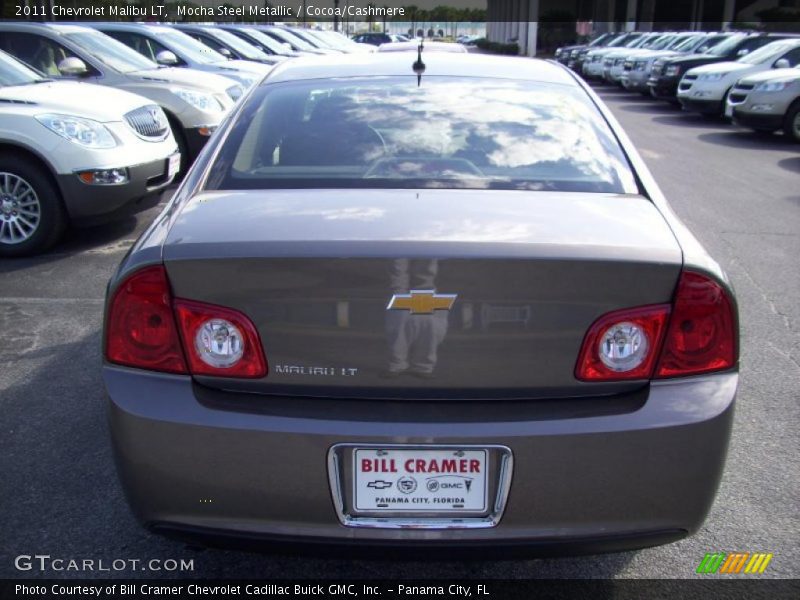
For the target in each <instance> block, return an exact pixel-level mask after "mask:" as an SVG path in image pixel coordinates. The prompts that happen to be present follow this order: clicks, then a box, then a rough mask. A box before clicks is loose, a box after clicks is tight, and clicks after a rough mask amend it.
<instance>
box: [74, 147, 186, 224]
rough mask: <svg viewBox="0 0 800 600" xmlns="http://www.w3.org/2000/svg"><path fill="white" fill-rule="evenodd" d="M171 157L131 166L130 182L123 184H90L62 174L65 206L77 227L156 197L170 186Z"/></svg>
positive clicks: (106, 217) (128, 169) (129, 167)
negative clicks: (168, 170) (169, 166)
mask: <svg viewBox="0 0 800 600" xmlns="http://www.w3.org/2000/svg"><path fill="white" fill-rule="evenodd" d="M168 162H169V158H161V159H158V160H154V161H151V162H148V163H144V164H140V165H134V166H127V165H119V166H120V167H126V168H127V171H128V182H127V183H123V184H120V185H89V184H86V183H83V182H82V181H81V180H80V179H79V178H78V175H77V174H74V173H70V174H64V175H58V185H59V188H60V189H61V194H62V197H63V198H64V204H65V206H66V208H67V213H68V214H69V216H70V219H71V220H72V221H73V222H74V223H75V224H77V225H84V224H92V223H95V222H99V221H103V220H106V219H109V218H112V217H114V216H115V215H118V214H120V213H125V212H126V211H127V210H128V209H129V208H130V205H131V204H132V203H135V202H136V201H137V200H140V199H142V198H145V197H147V196H150V195H153V194H155V193H157V192H159V191H161V190H163V189H164V188H165V187H167V186H168V185H169V184H170V183H172V180H173V177H170V176H168V174H167V165H168Z"/></svg>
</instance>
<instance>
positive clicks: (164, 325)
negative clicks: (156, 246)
mask: <svg viewBox="0 0 800 600" xmlns="http://www.w3.org/2000/svg"><path fill="white" fill-rule="evenodd" d="M108 315H109V316H108V324H107V329H106V357H107V358H108V360H109V362H112V363H117V364H120V365H126V366H129V367H139V368H142V369H150V370H152V371H166V372H168V373H186V372H187V369H186V361H184V359H183V351H182V350H181V342H180V339H179V337H178V330H177V328H176V327H175V318H174V317H173V315H172V297H171V294H170V289H169V280H168V279H167V274H166V272H165V271H164V267H162V266H155V267H146V268H144V269H142V270H141V271H137V272H136V273H134V274H133V275H131V276H130V277H129V278H128V279H127V280H126V281H125V282H123V283H122V284H121V285H120V286H119V287H118V288H117V290H116V292H115V293H114V297H113V298H112V300H111V305H110V307H109V313H108Z"/></svg>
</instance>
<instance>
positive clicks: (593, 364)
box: [575, 304, 670, 381]
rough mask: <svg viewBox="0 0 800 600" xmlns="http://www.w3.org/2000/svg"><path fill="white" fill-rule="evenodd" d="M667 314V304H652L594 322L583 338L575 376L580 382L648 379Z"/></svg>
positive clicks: (623, 311)
mask: <svg viewBox="0 0 800 600" xmlns="http://www.w3.org/2000/svg"><path fill="white" fill-rule="evenodd" d="M669 311H670V306H669V304H655V305H652V306H641V307H638V308H627V309H623V310H617V311H614V312H611V313H607V314H605V315H603V316H602V317H600V318H599V319H597V320H596V321H595V322H594V323H593V324H592V326H591V327H590V328H589V331H588V332H587V333H586V336H585V337H584V339H583V346H582V347H581V352H580V355H579V356H578V364H577V366H576V367H575V377H576V378H577V379H579V380H581V381H623V380H628V379H649V378H650V377H651V376H652V374H653V367H654V365H655V362H656V357H657V356H658V351H659V349H660V348H661V342H662V339H663V336H664V329H665V328H666V323H667V317H668V316H669Z"/></svg>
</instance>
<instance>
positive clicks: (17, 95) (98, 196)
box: [0, 52, 180, 256]
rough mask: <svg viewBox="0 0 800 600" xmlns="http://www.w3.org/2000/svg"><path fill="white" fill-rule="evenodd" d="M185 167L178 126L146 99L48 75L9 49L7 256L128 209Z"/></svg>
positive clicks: (3, 157) (3, 63)
mask: <svg viewBox="0 0 800 600" xmlns="http://www.w3.org/2000/svg"><path fill="white" fill-rule="evenodd" d="M179 166H180V154H179V153H178V147H177V144H176V142H175V138H174V137H173V136H172V132H171V131H170V127H169V122H168V121H167V118H166V116H165V115H164V112H163V111H162V110H161V109H160V108H159V107H158V106H156V105H155V104H153V103H152V102H150V101H148V100H147V99H146V98H142V97H141V96H137V95H135V94H130V93H128V92H124V91H121V90H115V89H111V88H108V87H103V86H99V85H92V84H89V83H78V82H68V81H51V80H49V79H44V78H42V76H41V75H40V74H39V73H36V72H35V71H33V70H31V69H29V68H28V67H26V66H25V65H23V64H22V63H20V62H19V61H17V60H16V59H14V58H12V57H11V56H8V55H7V54H5V53H3V52H0V256H23V255H27V254H33V253H36V252H41V251H42V250H45V249H47V248H48V247H50V246H52V245H53V244H55V243H56V242H57V241H58V240H59V238H60V237H61V234H62V233H63V232H64V230H65V229H66V227H67V225H69V224H83V223H92V222H96V221H98V220H101V219H102V218H106V217H108V216H109V215H112V214H114V213H116V212H117V211H125V210H126V209H127V208H128V207H129V205H130V204H131V203H134V202H135V201H137V200H139V199H141V198H143V197H145V196H149V195H151V194H154V193H155V192H158V191H159V190H161V189H162V188H164V187H166V186H167V185H169V184H170V183H171V182H172V180H173V178H174V177H175V174H176V173H177V171H178V169H179Z"/></svg>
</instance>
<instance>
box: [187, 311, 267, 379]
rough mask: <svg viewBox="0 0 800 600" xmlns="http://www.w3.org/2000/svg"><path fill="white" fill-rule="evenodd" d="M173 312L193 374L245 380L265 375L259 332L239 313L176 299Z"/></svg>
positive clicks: (265, 365)
mask: <svg viewBox="0 0 800 600" xmlns="http://www.w3.org/2000/svg"><path fill="white" fill-rule="evenodd" d="M175 313H176V315H177V317H178V323H179V325H180V330H181V336H182V338H183V345H184V348H186V355H187V357H188V358H189V368H190V370H191V372H192V374H194V375H212V376H216V377H245V378H258V377H264V376H265V375H266V374H267V361H266V359H265V358H264V353H263V350H262V347H261V340H260V339H259V336H258V331H257V330H256V328H255V326H254V325H253V323H252V322H251V321H250V319H248V318H247V317H246V316H245V315H243V314H242V313H240V312H238V311H235V310H232V309H230V308H224V307H222V306H215V305H213V304H205V303H202V302H195V301H193V300H181V299H178V300H175Z"/></svg>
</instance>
